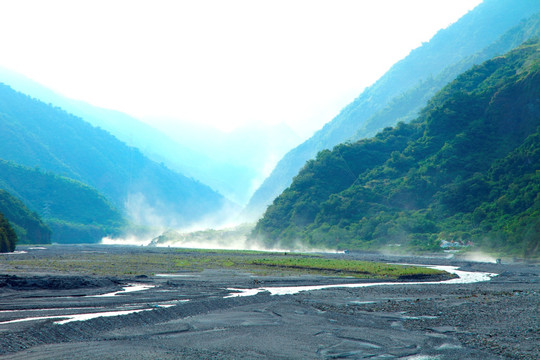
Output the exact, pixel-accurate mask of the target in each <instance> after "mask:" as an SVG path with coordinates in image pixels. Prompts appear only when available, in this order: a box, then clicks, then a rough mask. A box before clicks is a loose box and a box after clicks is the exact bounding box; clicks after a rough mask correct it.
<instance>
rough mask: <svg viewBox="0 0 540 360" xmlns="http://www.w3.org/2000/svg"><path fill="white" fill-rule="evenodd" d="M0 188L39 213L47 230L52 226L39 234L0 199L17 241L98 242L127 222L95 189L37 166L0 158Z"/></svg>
mask: <svg viewBox="0 0 540 360" xmlns="http://www.w3.org/2000/svg"><path fill="white" fill-rule="evenodd" d="M0 189H5V190H7V191H8V192H9V193H11V194H12V195H14V196H16V197H17V198H18V199H20V200H21V201H22V202H23V203H24V204H25V205H26V206H27V207H28V208H29V209H30V210H31V211H32V213H34V215H36V214H39V216H40V217H41V219H42V220H43V222H45V224H47V227H48V229H47V231H49V233H50V232H51V230H52V234H49V235H48V236H47V237H45V235H41V236H42V237H40V235H39V234H37V233H35V232H34V231H33V230H30V228H33V226H32V227H29V224H28V221H26V222H21V221H17V220H16V218H15V216H14V215H15V214H14V213H13V212H12V211H8V209H7V208H5V207H4V208H3V207H2V205H3V204H4V203H0V212H3V213H4V214H5V215H6V217H7V218H8V219H9V220H10V221H11V222H12V223H13V224H14V225H16V226H15V229H16V230H17V234H18V235H19V239H20V243H48V242H50V241H53V242H60V243H88V242H98V241H99V240H101V238H103V237H104V236H107V235H119V234H121V233H122V232H123V231H124V230H125V226H126V225H127V222H126V220H125V219H124V218H123V216H122V214H121V212H120V211H119V210H118V209H117V208H115V207H114V206H113V205H112V204H111V203H110V202H109V201H108V200H107V199H106V198H105V197H104V196H103V195H101V194H100V193H99V192H98V191H96V190H95V189H93V188H91V187H90V186H88V185H85V184H83V183H81V182H79V181H76V180H72V179H69V178H66V177H62V176H58V175H55V174H53V173H51V172H44V171H41V170H40V169H37V168H33V169H31V168H27V167H24V166H21V165H17V164H14V163H11V162H8V161H4V160H0ZM0 191H1V190H0ZM8 208H9V207H8ZM27 217H28V216H27ZM39 221H40V222H41V220H39ZM25 224H26V225H25ZM36 226H37V225H36ZM20 228H22V229H26V232H27V235H28V236H23V234H24V231H22V230H21V229H20ZM49 229H50V230H49ZM36 231H37V230H36ZM43 231H44V230H41V232H43ZM45 240H47V241H45ZM43 241H45V242H43Z"/></svg>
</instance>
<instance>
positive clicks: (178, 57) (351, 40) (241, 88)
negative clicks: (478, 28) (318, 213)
mask: <svg viewBox="0 0 540 360" xmlns="http://www.w3.org/2000/svg"><path fill="white" fill-rule="evenodd" d="M480 2H481V0H406V1H404V0H325V1H318V0H268V1H257V0H192V1H180V0H147V1H138V0H126V1H124V0H104V1H103V0H91V1H90V0H89V1H77V0H66V1H59V0H47V1H43V0H35V1H27V0H16V1H15V0H13V1H8V0H0V33H1V34H2V37H1V39H0V66H3V67H6V68H8V69H11V70H14V71H16V72H19V73H21V74H23V75H26V76H27V77H29V78H31V79H33V80H35V81H37V82H39V83H41V84H43V85H45V86H47V87H49V88H51V89H53V90H55V91H57V92H59V93H61V94H63V95H66V96H68V97H71V98H76V99H81V100H85V101H87V102H90V103H92V104H94V105H98V106H102V107H107V108H112V109H117V110H120V111H123V112H126V113H129V114H131V115H134V116H136V117H138V118H141V119H145V120H146V121H148V122H152V121H153V122H154V124H155V125H157V126H158V127H159V125H160V122H164V121H169V122H170V121H173V120H171V119H177V120H174V121H183V122H195V123H199V124H207V125H211V126H215V127H218V128H221V129H226V130H230V129H233V128H235V127H238V126H241V125H246V124H249V123H266V124H276V123H280V122H284V123H287V124H289V126H291V127H292V128H293V129H294V130H295V131H297V132H298V133H299V134H301V135H303V136H307V135H310V134H311V133H312V132H313V131H315V130H317V129H319V128H320V127H321V126H322V125H323V124H324V123H325V122H327V121H329V120H331V119H332V118H333V117H334V116H335V115H336V114H337V113H338V112H339V110H340V109H341V108H342V107H343V106H345V105H346V104H348V103H349V102H350V101H352V100H353V99H354V98H355V97H356V96H358V95H359V94H360V93H361V91H362V90H363V89H364V87H365V86H369V85H371V84H372V83H373V82H374V81H376V80H377V79H378V78H379V77H380V76H381V75H383V74H384V72H386V71H387V70H388V69H389V68H390V66H391V65H392V64H394V63H395V62H396V61H398V60H400V59H401V58H403V57H405V56H406V55H407V54H408V53H409V51H410V50H411V49H413V48H415V47H418V46H420V45H421V43H422V42H424V41H428V40H429V39H430V38H431V37H432V36H433V35H434V34H435V33H436V32H437V31H438V30H439V29H441V28H444V27H446V26H448V25H449V24H451V23H453V22H455V21H456V20H457V19H459V17H461V16H462V15H463V14H465V13H466V12H467V11H468V10H470V9H472V8H473V7H475V6H476V5H478V4H479V3H480ZM166 119H167V120H166Z"/></svg>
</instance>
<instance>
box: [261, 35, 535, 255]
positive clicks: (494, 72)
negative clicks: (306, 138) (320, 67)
mask: <svg viewBox="0 0 540 360" xmlns="http://www.w3.org/2000/svg"><path fill="white" fill-rule="evenodd" d="M539 140H540V41H539V40H537V39H536V40H532V41H529V42H527V43H526V44H524V45H523V46H521V47H519V48H518V49H516V50H514V51H512V52H510V53H508V54H506V55H504V56H500V57H496V58H494V59H492V60H489V61H487V62H485V63H483V64H482V65H479V66H474V67H473V68H472V69H471V70H469V71H467V72H465V73H463V74H462V75H460V76H459V77H458V78H457V79H456V80H455V81H453V82H452V83H450V84H449V85H448V86H446V87H444V88H443V89H442V90H441V91H440V92H439V93H437V95H436V96H434V97H433V98H432V99H431V100H430V101H429V103H428V105H427V106H426V107H425V108H424V109H423V110H422V111H421V114H420V116H419V117H418V118H417V119H415V120H414V121H412V122H411V123H409V124H405V123H399V124H398V125H397V126H395V127H393V128H386V129H384V131H382V132H380V133H378V134H377V135H376V136H375V137H373V138H370V139H365V140H360V141H358V142H355V143H347V144H341V145H339V146H336V147H335V148H334V149H333V150H332V151H329V150H326V151H322V152H320V153H319V154H318V155H317V158H316V159H315V160H311V161H309V162H308V163H307V164H306V165H305V166H304V168H303V169H302V170H301V171H300V173H299V174H298V175H297V176H296V177H295V178H294V180H293V183H292V185H291V186H290V187H289V188H288V189H286V190H285V191H284V192H283V193H282V194H281V195H280V196H279V197H278V198H276V200H275V201H274V203H273V204H272V205H271V206H270V207H269V208H268V209H267V211H266V213H265V215H264V217H263V218H262V219H261V220H260V221H259V222H258V223H257V226H256V228H255V230H254V233H253V235H254V236H258V237H260V238H262V240H263V241H264V242H265V243H266V244H267V245H269V246H272V245H276V244H281V245H282V246H291V245H293V244H294V242H295V241H298V240H300V241H302V242H305V243H309V244H311V245H313V246H325V247H331V248H341V249H345V248H373V247H381V246H385V245H393V246H403V247H407V248H416V249H430V250H437V249H440V246H441V244H442V243H443V242H452V241H455V242H456V243H459V244H469V243H473V244H475V245H476V246H482V247H485V248H496V249H498V250H499V251H508V252H518V253H519V254H520V255H524V256H537V255H538V253H539V250H540V249H539V241H540V173H539V171H538V169H540V148H539V147H540V141H539Z"/></svg>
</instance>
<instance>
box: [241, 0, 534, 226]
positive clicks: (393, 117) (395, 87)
mask: <svg viewBox="0 0 540 360" xmlns="http://www.w3.org/2000/svg"><path fill="white" fill-rule="evenodd" d="M539 11H540V2H538V1H535V0H520V1H515V0H485V1H484V2H483V3H482V4H480V5H479V6H478V7H476V8H475V9H474V10H472V11H471V12H469V13H468V14H466V15H465V16H463V17H462V18H461V19H460V20H459V21H457V22H456V23H455V24H453V25H451V26H449V27H448V28H447V29H444V30H441V31H439V32H438V33H437V34H436V35H435V36H434V37H433V38H432V39H431V40H430V41H429V42H428V43H425V44H424V45H422V46H421V47H419V48H418V49H415V50H413V51H412V52H411V53H410V54H409V55H408V56H407V57H406V58H404V59H403V60H401V61H400V62H398V63H396V64H395V65H394V66H393V67H392V68H391V69H390V70H389V71H388V72H387V73H386V74H385V75H384V76H383V77H381V78H380V79H379V80H378V81H377V82H376V83H375V84H373V85H372V86H371V87H369V88H367V89H366V90H365V91H364V92H363V93H362V94H361V95H360V96H359V97H358V98H356V99H355V100H354V101H353V102H352V103H351V104H349V105H348V106H347V107H345V108H344V109H343V110H342V111H341V112H340V114H338V115H337V116H336V117H335V118H334V119H333V120H332V121H330V122H329V123H327V124H326V125H325V126H324V127H323V128H322V129H321V130H319V131H318V132H316V133H315V134H314V135H313V136H312V137H311V138H310V139H308V140H307V141H306V142H304V143H302V144H301V145H299V146H298V147H296V148H294V149H293V150H291V151H290V152H288V153H287V154H286V155H285V156H284V157H283V158H282V159H281V160H280V161H279V163H278V164H277V166H276V167H275V169H274V170H273V171H272V173H271V174H270V176H269V177H268V178H267V179H266V180H265V181H264V183H263V184H262V185H261V186H260V187H259V189H258V190H257V191H256V192H255V194H254V195H253V197H252V198H251V200H250V202H249V204H248V206H247V208H246V210H245V212H246V214H251V215H252V216H254V217H257V216H259V215H260V214H261V213H263V212H264V210H265V208H266V206H267V205H269V204H270V203H271V202H272V200H273V199H274V198H275V197H276V196H277V195H279V193H280V192H281V191H283V190H284V189H285V188H286V187H287V186H289V185H290V183H291V181H292V178H293V177H294V176H295V175H296V174H297V173H298V171H299V170H300V169H301V168H302V166H303V165H304V164H305V162H306V161H307V160H309V159H312V158H314V157H315V155H316V154H317V153H318V152H319V151H321V150H323V149H332V147H334V146H335V145H337V144H339V143H342V142H345V141H348V140H358V139H361V138H365V137H367V136H372V135H374V134H375V133H376V132H377V131H379V130H381V129H383V128H384V127H386V126H391V125H393V124H396V123H397V122H398V121H408V120H410V119H413V118H414V117H416V116H417V113H418V111H419V110H420V109H421V108H422V107H423V106H425V104H426V102H427V100H429V99H430V98H431V97H432V96H433V95H434V94H435V93H436V92H437V91H438V90H440V89H441V88H442V87H443V86H445V85H446V84H448V83H449V82H450V81H452V80H453V79H454V78H455V77H456V76H457V75H458V74H460V73H461V72H463V71H465V70H467V69H468V68H470V67H471V66H472V65H473V64H479V63H481V62H483V61H485V60H487V59H489V58H491V57H493V56H495V55H500V54H503V53H505V52H507V51H509V50H511V49H513V48H514V47H516V46H518V45H520V44H521V43H522V42H524V41H525V40H527V39H529V38H530V37H531V36H534V35H535V34H538V31H539V30H538V16H537V17H536V18H535V19H532V20H530V21H529V22H522V23H520V21H522V20H524V19H526V18H528V17H530V16H532V15H534V14H536V13H538V12H539ZM516 26H517V28H514V27H516ZM512 28H514V29H512ZM509 31H510V32H509ZM506 32H509V33H508V34H506V35H505V37H504V38H500V37H501V36H503V35H504V34H505V33H506Z"/></svg>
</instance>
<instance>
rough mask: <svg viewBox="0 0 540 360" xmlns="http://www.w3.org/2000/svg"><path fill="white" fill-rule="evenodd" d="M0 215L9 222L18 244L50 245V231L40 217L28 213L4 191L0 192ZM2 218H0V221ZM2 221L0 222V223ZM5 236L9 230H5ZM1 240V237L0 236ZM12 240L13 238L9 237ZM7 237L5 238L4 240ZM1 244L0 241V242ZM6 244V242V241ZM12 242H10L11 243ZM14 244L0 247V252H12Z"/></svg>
mask: <svg viewBox="0 0 540 360" xmlns="http://www.w3.org/2000/svg"><path fill="white" fill-rule="evenodd" d="M0 214H3V217H4V218H5V219H7V220H9V223H10V226H11V228H12V229H13V230H14V232H15V233H16V236H17V239H18V241H16V243H18V244H50V243H51V230H50V229H49V228H48V227H47V225H45V224H44V223H43V221H42V220H41V219H40V217H39V216H38V215H37V214H36V213H35V212H33V211H30V210H29V209H28V208H27V207H26V206H25V205H24V203H23V202H22V201H21V200H19V199H17V198H16V197H14V196H12V195H11V194H10V193H8V192H7V191H5V190H0ZM1 218H2V216H0V219H1ZM1 222H2V220H0V223H1ZM5 231H6V235H7V234H9V229H6V230H5ZM0 238H2V235H0ZM11 238H12V239H13V236H12V235H11ZM7 239H9V236H7V237H6V240H7ZM0 242H1V241H0ZM6 242H7V241H6ZM12 242H13V240H11V241H10V243H12ZM14 245H15V244H10V246H5V247H3V246H2V245H0V252H3V251H2V249H9V251H13V250H14V249H15V247H14Z"/></svg>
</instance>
